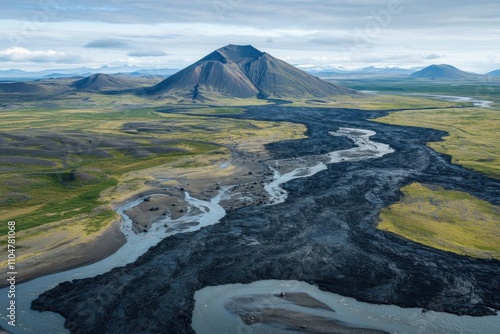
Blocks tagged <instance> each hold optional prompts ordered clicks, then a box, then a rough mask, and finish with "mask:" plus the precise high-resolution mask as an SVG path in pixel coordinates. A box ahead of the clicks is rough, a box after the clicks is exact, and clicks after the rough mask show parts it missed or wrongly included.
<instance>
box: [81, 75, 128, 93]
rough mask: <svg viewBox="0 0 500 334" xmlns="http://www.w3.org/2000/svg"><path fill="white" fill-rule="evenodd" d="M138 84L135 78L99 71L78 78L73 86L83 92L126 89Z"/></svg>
mask: <svg viewBox="0 0 500 334" xmlns="http://www.w3.org/2000/svg"><path fill="white" fill-rule="evenodd" d="M137 86H138V84H137V83H136V82H134V79H132V78H127V77H119V76H115V75H109V74H103V73H97V74H93V75H91V76H89V77H86V78H83V79H80V80H76V81H74V82H73V83H72V84H71V88H73V89H75V90H77V91H81V92H102V91H111V90H125V89H132V88H136V87H137Z"/></svg>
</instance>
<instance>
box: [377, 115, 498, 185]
mask: <svg viewBox="0 0 500 334" xmlns="http://www.w3.org/2000/svg"><path fill="white" fill-rule="evenodd" d="M377 121H378V122H383V123H389V124H397V125H407V126H419V127H426V128H433V129H439V130H443V131H447V132H448V133H449V136H446V137H445V138H443V139H444V141H440V142H434V143H429V144H428V145H429V146H430V147H432V148H433V149H435V150H436V151H438V152H442V153H445V154H448V155H451V157H452V161H453V163H455V164H460V165H462V166H464V167H467V168H471V169H474V170H477V171H479V172H482V173H484V174H486V175H488V176H490V177H493V178H497V179H500V145H498V144H497V142H498V134H499V133H500V112H499V110H497V109H492V108H450V109H434V110H405V111H400V112H394V113H391V114H390V115H389V116H386V117H382V118H379V119H377Z"/></svg>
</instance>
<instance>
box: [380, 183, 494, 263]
mask: <svg viewBox="0 0 500 334" xmlns="http://www.w3.org/2000/svg"><path fill="white" fill-rule="evenodd" d="M402 191H403V193H404V197H403V199H402V200H401V202H399V203H396V204H394V205H391V206H390V207H388V208H386V209H383V210H382V212H381V214H380V223H379V226H378V228H379V229H381V230H385V231H389V232H393V233H396V234H398V235H400V236H403V237H404V238H407V239H410V240H413V241H415V242H418V243H421V244H424V245H427V246H430V247H433V248H437V249H441V250H445V251H449V252H453V253H457V254H462V255H467V256H472V257H478V258H495V259H500V229H499V227H500V208H499V207H497V206H494V205H491V204H489V203H488V202H485V201H482V200H479V199H477V198H476V197H473V196H471V195H470V194H467V193H463V192H459V191H450V190H444V189H443V188H440V187H436V186H430V185H422V184H418V183H414V184H411V185H409V186H406V187H404V188H403V189H402Z"/></svg>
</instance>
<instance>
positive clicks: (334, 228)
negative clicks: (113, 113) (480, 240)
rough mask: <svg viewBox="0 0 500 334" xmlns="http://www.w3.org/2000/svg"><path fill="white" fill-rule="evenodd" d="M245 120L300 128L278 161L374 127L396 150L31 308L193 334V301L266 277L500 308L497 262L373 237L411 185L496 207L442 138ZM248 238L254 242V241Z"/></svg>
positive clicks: (318, 117) (294, 189) (389, 129)
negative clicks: (437, 143)
mask: <svg viewBox="0 0 500 334" xmlns="http://www.w3.org/2000/svg"><path fill="white" fill-rule="evenodd" d="M249 109H250V110H249V112H247V113H245V114H244V115H240V116H237V117H240V118H250V119H262V120H277V121H281V120H283V121H294V122H300V123H304V124H306V125H307V127H308V129H309V130H308V136H309V137H308V138H307V139H304V140H299V141H290V142H280V143H276V144H272V145H269V146H268V148H269V149H270V150H271V152H272V153H273V154H274V156H275V157H276V158H277V159H291V158H300V157H303V156H311V155H323V154H326V153H328V152H332V151H338V150H342V149H349V148H350V147H352V143H350V142H349V140H348V139H346V138H343V137H339V138H336V137H333V140H332V136H331V135H330V134H329V132H330V131H332V130H333V129H336V128H338V127H349V128H361V129H370V130H373V131H376V132H377V135H376V136H375V137H374V141H376V142H383V143H386V144H389V145H390V146H391V147H392V148H394V149H395V152H394V153H392V154H387V155H385V156H383V157H381V158H379V159H368V160H363V161H357V162H347V161H346V162H342V163H338V164H334V165H329V166H328V168H327V169H325V170H323V171H322V172H321V173H318V174H315V175H312V176H310V177H308V178H298V179H295V180H292V181H290V182H288V183H286V184H285V185H284V188H285V190H286V191H287V192H288V199H287V200H286V201H285V202H283V203H280V204H278V205H274V206H265V207H262V206H259V207H247V208H243V209H239V210H235V211H233V212H230V213H229V214H228V215H227V216H226V217H225V218H224V219H223V220H222V222H221V224H216V225H211V226H208V227H206V228H204V229H201V230H199V231H197V232H196V233H184V234H177V235H173V236H171V237H169V238H167V239H165V240H163V241H161V242H160V243H159V244H158V245H157V246H155V247H153V248H152V249H150V250H149V251H148V252H147V253H146V254H145V255H144V256H142V257H140V258H139V259H138V260H137V261H136V262H134V263H133V264H130V265H128V266H126V267H121V268H116V269H114V270H112V271H111V272H109V273H107V274H104V275H101V276H97V277H94V278H89V279H84V280H76V281H74V282H71V283H63V284H61V285H59V286H58V287H57V288H55V289H52V290H50V291H48V292H46V293H44V294H43V295H42V296H41V297H40V298H39V299H37V300H36V301H35V302H34V304H33V306H34V307H35V308H36V309H39V310H52V311H57V312H59V313H61V314H62V315H64V316H65V317H66V318H67V319H68V321H70V322H72V323H74V324H75V326H77V327H78V328H79V329H80V330H82V332H84V333H92V332H98V331H100V332H118V331H123V332H142V333H158V332H171V333H191V332H193V329H192V328H191V314H192V310H193V307H194V300H193V295H194V292H195V291H197V290H199V289H201V288H203V287H205V286H215V285H222V284H229V283H250V282H254V281H259V280H263V279H279V280H283V279H285V280H288V279H290V280H298V281H306V282H310V283H314V284H316V285H318V286H319V287H320V288H321V289H324V290H328V291H331V292H336V293H339V294H341V295H346V296H351V297H356V298H357V299H359V300H363V301H367V302H371V303H384V304H396V305H400V306H405V307H421V308H427V309H431V310H437V311H446V312H452V313H458V314H471V315H486V314H492V313H493V311H492V309H497V310H498V309H500V302H499V299H498V296H499V293H498V292H499V291H498V286H500V284H499V283H500V282H499V278H498V275H497V274H498V272H499V270H500V266H499V262H498V261H486V260H474V259H469V258H465V257H460V256H458V255H453V254H449V253H445V252H441V251H437V250H433V249H430V248H428V247H425V246H422V245H418V244H415V243H412V242H410V241H406V240H404V239H401V238H398V237H395V236H393V235H390V234H387V233H384V232H381V231H377V230H376V229H375V228H374V225H375V224H376V219H377V215H378V212H379V210H380V209H381V208H382V207H385V206H387V205H388V204H390V203H392V202H394V201H396V200H397V199H398V191H399V189H400V188H401V187H402V186H404V185H405V184H408V183H410V182H414V181H425V182H427V183H434V184H438V185H441V186H444V187H446V188H452V189H457V190H462V191H467V192H470V193H472V194H474V195H475V196H477V197H480V198H482V199H485V200H488V201H490V202H492V203H494V204H499V203H498V202H499V198H500V196H499V195H500V187H499V183H498V181H495V180H491V179H488V178H486V177H484V176H481V175H478V174H476V173H474V172H471V171H469V170H466V169H464V168H461V167H459V166H454V165H451V164H450V159H449V158H447V157H444V156H442V155H440V154H438V153H436V152H434V151H432V150H431V149H429V148H427V147H426V146H425V143H426V142H428V141H432V140H438V139H439V138H440V137H441V136H442V135H443V133H442V132H439V131H433V130H426V129H416V128H406V127H397V126H391V125H384V124H376V123H373V122H370V121H368V120H366V118H367V117H373V116H379V115H381V114H382V113H376V112H371V113H369V112H363V111H354V110H348V111H347V110H333V109H308V108H304V109H301V108H286V107H285V108H284V107H265V108H264V107H258V108H249ZM245 240H252V242H248V243H245Z"/></svg>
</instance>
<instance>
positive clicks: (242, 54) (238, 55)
mask: <svg viewBox="0 0 500 334" xmlns="http://www.w3.org/2000/svg"><path fill="white" fill-rule="evenodd" d="M216 52H219V53H220V54H222V55H224V56H225V57H226V58H227V59H229V60H231V61H232V62H235V63H241V62H242V61H245V62H246V61H249V60H256V59H258V58H259V57H260V56H262V55H263V54H264V52H261V51H259V50H257V49H256V48H254V47H253V46H251V45H234V44H229V45H226V46H224V47H222V48H220V49H218V50H217V51H216Z"/></svg>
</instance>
